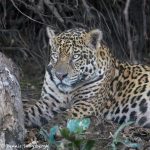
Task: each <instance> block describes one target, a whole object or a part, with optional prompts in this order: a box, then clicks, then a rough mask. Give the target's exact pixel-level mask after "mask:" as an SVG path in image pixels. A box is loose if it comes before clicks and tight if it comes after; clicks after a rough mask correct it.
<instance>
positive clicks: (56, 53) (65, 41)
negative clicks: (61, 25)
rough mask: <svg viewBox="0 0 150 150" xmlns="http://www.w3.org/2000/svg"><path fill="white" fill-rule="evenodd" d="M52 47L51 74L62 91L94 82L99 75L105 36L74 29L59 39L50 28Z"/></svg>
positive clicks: (96, 30)
mask: <svg viewBox="0 0 150 150" xmlns="http://www.w3.org/2000/svg"><path fill="white" fill-rule="evenodd" d="M47 34H48V37H49V44H50V46H51V56H50V63H49V65H48V68H49V72H50V74H51V76H52V78H53V80H54V83H55V84H56V86H58V88H59V89H60V90H61V91H67V90H69V91H70V90H72V89H74V88H75V87H76V86H77V85H80V84H82V83H86V82H89V81H91V80H93V79H94V78H95V77H96V75H97V58H96V55H97V49H98V48H99V46H100V41H101V39H102V32H101V31H100V30H99V29H95V30H92V31H90V32H86V31H85V30H84V29H70V30H67V31H65V32H63V33H61V34H59V35H55V33H54V31H53V30H51V29H50V28H47Z"/></svg>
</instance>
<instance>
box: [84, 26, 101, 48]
mask: <svg viewBox="0 0 150 150" xmlns="http://www.w3.org/2000/svg"><path fill="white" fill-rule="evenodd" d="M102 38H103V33H102V31H101V30H99V29H95V30H92V31H90V32H89V33H87V35H86V44H87V45H89V46H92V47H94V48H95V49H97V48H98V47H99V46H100V41H101V40H102Z"/></svg>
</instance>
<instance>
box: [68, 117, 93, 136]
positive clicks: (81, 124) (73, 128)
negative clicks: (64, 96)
mask: <svg viewBox="0 0 150 150" xmlns="http://www.w3.org/2000/svg"><path fill="white" fill-rule="evenodd" d="M89 125H90V118H84V119H82V120H81V119H71V120H69V121H68V123H67V128H68V129H69V131H70V132H71V133H82V132H83V131H84V130H86V129H87V128H88V127H89Z"/></svg>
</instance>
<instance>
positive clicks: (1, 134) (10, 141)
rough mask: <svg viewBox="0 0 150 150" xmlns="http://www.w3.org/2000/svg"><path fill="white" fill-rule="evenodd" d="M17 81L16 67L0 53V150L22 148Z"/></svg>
mask: <svg viewBox="0 0 150 150" xmlns="http://www.w3.org/2000/svg"><path fill="white" fill-rule="evenodd" d="M17 79H19V71H18V69H17V67H16V66H15V65H14V63H13V62H12V61H11V60H10V59H8V58H6V57H5V56H4V54H2V53H0V150H8V149H9V150H13V149H14V150H16V149H18V148H19V149H22V147H23V141H24V135H25V130H24V119H23V118H24V117H23V116H24V114H23V106H22V101H21V92H20V85H19V83H18V80H17ZM16 146H18V148H17V147H16Z"/></svg>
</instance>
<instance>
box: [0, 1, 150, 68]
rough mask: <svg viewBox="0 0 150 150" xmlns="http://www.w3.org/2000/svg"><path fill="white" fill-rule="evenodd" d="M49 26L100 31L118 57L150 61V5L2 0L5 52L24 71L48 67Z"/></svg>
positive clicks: (0, 38)
mask: <svg viewBox="0 0 150 150" xmlns="http://www.w3.org/2000/svg"><path fill="white" fill-rule="evenodd" d="M48 25H49V26H50V27H51V28H52V29H54V30H55V32H56V33H59V32H61V31H64V30H66V29H69V28H75V27H82V28H86V29H88V30H89V29H93V28H100V29H101V30H102V31H103V33H104V40H105V41H106V42H107V44H108V45H109V47H110V48H111V50H112V52H113V54H114V55H115V56H116V57H118V58H120V59H126V60H128V61H132V62H134V63H137V62H143V63H149V62H150V1H149V0H0V50H1V51H2V52H4V53H5V54H7V55H8V56H10V57H11V58H13V59H14V61H15V62H16V63H17V64H19V65H20V66H22V65H23V64H25V63H26V62H29V61H30V63H31V64H36V65H38V66H39V67H40V68H44V66H46V64H47V63H48V60H49V54H50V48H49V47H48V39H47V36H46V31H45V29H46V26H48Z"/></svg>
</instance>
